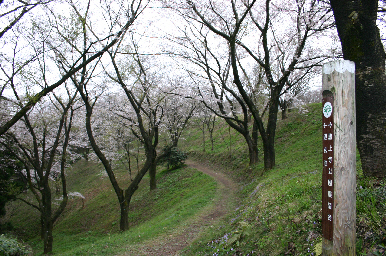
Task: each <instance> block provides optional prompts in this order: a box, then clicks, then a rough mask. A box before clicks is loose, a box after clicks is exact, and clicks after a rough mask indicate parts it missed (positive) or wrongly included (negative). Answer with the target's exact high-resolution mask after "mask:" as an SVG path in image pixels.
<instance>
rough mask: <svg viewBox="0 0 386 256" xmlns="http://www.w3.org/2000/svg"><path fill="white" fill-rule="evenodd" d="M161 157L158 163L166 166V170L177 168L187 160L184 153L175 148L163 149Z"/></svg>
mask: <svg viewBox="0 0 386 256" xmlns="http://www.w3.org/2000/svg"><path fill="white" fill-rule="evenodd" d="M162 155H163V157H162V158H161V159H160V163H161V164H162V163H163V164H166V166H167V168H168V169H170V168H177V167H180V166H181V165H183V164H184V163H185V162H184V161H185V160H186V158H188V156H187V155H186V153H185V152H183V151H181V150H180V149H178V148H177V147H170V146H166V147H164V148H163V152H162Z"/></svg>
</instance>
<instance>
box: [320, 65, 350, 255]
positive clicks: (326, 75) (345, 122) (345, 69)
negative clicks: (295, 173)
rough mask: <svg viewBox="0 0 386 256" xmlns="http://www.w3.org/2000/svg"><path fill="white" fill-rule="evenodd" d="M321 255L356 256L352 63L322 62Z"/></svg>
mask: <svg viewBox="0 0 386 256" xmlns="http://www.w3.org/2000/svg"><path fill="white" fill-rule="evenodd" d="M322 183H323V184H322V187H323V192H322V193H323V196H322V211H323V214H322V216H323V217H322V230H323V254H322V255H355V236H356V223H355V218H356V196H355V193H356V111H355V64H354V62H352V61H346V60H339V61H334V62H330V63H327V64H325V65H323V180H322Z"/></svg>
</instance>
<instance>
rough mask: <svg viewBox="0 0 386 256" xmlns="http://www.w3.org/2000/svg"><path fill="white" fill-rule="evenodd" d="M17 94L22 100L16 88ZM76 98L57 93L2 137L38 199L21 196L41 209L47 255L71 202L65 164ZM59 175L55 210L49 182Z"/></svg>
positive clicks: (19, 99) (43, 237)
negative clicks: (59, 197) (59, 198)
mask: <svg viewBox="0 0 386 256" xmlns="http://www.w3.org/2000/svg"><path fill="white" fill-rule="evenodd" d="M69 92H70V91H69ZM15 96H16V97H17V99H18V101H19V102H22V98H21V97H20V96H19V95H18V94H17V93H16V91H15ZM62 97H63V96H62ZM75 99H76V93H72V94H69V95H68V99H67V100H62V99H61V97H57V96H56V95H54V97H53V98H52V103H50V102H42V103H41V104H39V106H38V107H35V109H34V110H33V111H32V112H31V113H29V114H25V115H24V116H23V118H22V123H19V124H18V125H16V126H15V128H14V129H12V130H9V132H7V133H6V134H5V136H4V137H3V138H2V140H1V143H2V144H3V146H5V147H7V149H8V150H9V151H10V152H12V154H13V155H14V156H15V157H16V158H17V159H18V160H19V161H20V162H21V163H22V164H23V167H24V172H22V175H24V178H25V180H26V181H27V183H28V188H29V190H30V191H31V192H32V194H33V195H34V197H35V202H31V201H28V200H25V199H23V198H22V197H20V198H19V199H20V200H22V201H23V202H25V203H27V204H28V205H30V206H32V207H34V208H35V209H37V210H38V211H39V212H40V216H41V237H42V239H43V240H44V253H45V254H46V253H50V252H52V243H53V235H52V231H53V227H54V223H55V221H56V220H57V219H58V217H59V216H60V215H61V214H62V213H63V211H64V209H65V207H66V205H67V201H68V196H67V186H66V176H65V167H66V164H67V159H68V154H67V147H68V143H69V137H70V131H71V125H72V118H73V115H74V109H73V105H74V102H75ZM51 109H53V110H51ZM3 139H5V140H8V141H12V142H13V144H14V145H15V146H16V147H10V146H9V145H8V144H7V143H3V142H4V141H3ZM57 176H60V180H61V187H62V201H61V203H60V205H59V207H57V208H56V209H55V208H54V207H53V199H52V190H51V187H50V183H51V180H52V179H53V177H57Z"/></svg>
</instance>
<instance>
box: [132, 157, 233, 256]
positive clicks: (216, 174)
mask: <svg viewBox="0 0 386 256" xmlns="http://www.w3.org/2000/svg"><path fill="white" fill-rule="evenodd" d="M186 164H187V165H188V166H190V167H193V168H195V169H197V170H198V171H200V172H203V173H205V174H207V175H209V176H211V177H213V178H214V179H215V180H216V181H217V183H218V191H217V193H218V195H217V196H218V197H217V199H216V202H215V206H214V207H213V208H211V209H210V210H208V211H207V212H203V213H202V214H200V215H199V216H197V217H196V218H195V219H194V220H193V221H192V222H190V223H189V224H187V225H186V226H184V227H183V228H181V229H178V230H177V231H175V232H173V233H170V234H167V235H165V236H162V237H159V238H157V239H155V240H153V241H150V242H149V243H146V245H145V246H143V247H142V246H141V248H138V251H137V252H136V255H157V256H161V255H163V256H164V255H165V256H166V255H180V253H179V252H180V251H181V250H183V249H184V248H186V247H188V246H189V245H190V244H191V243H192V242H193V241H194V240H195V239H197V238H198V237H199V236H200V234H201V232H203V231H205V230H206V229H208V228H210V227H211V226H212V225H213V224H215V223H216V222H217V221H219V220H220V219H221V218H222V217H224V216H225V215H226V214H227V213H228V211H229V209H230V207H231V205H232V203H233V201H234V194H235V191H236V189H237V185H236V183H235V182H233V181H232V180H231V179H229V178H228V177H227V176H226V175H225V174H223V173H221V172H220V171H219V170H218V169H217V168H214V167H209V166H207V165H205V164H202V163H198V162H195V161H192V160H187V161H186Z"/></svg>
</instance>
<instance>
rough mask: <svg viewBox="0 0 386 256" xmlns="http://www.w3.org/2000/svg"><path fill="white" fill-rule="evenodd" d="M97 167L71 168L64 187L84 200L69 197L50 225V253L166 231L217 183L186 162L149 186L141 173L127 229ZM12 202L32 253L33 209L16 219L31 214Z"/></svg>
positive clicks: (105, 248) (124, 247)
mask: <svg viewBox="0 0 386 256" xmlns="http://www.w3.org/2000/svg"><path fill="white" fill-rule="evenodd" d="M102 170H103V169H102V168H101V166H100V165H99V164H94V163H91V162H90V163H86V162H85V161H81V162H79V163H77V164H75V165H74V167H73V168H72V170H71V172H72V173H71V175H69V183H70V184H73V186H72V185H70V186H69V187H70V191H72V188H77V190H78V191H80V192H81V193H82V194H83V195H84V196H85V197H86V199H85V200H84V205H83V203H82V200H81V199H80V198H75V199H72V200H70V202H69V205H68V207H67V208H66V211H65V213H64V214H63V216H62V217H61V218H60V219H59V220H58V222H57V224H56V225H55V228H54V246H53V248H54V254H55V255H116V254H121V253H123V254H125V253H128V252H129V250H132V247H133V246H134V248H135V246H136V244H142V243H144V242H146V241H147V240H149V239H153V238H155V237H157V236H159V235H161V234H165V233H168V232H171V231H173V230H174V229H175V228H176V227H178V226H180V225H183V224H184V223H185V222H186V221H187V220H189V219H190V218H192V217H194V216H195V215H196V214H198V213H199V212H200V210H202V209H203V208H205V207H207V206H208V205H210V204H211V203H212V200H213V198H214V197H215V191H216V188H217V185H216V183H215V181H214V180H213V179H212V178H211V177H209V176H207V175H204V174H202V173H201V172H197V171H195V170H192V169H190V168H187V167H185V168H182V169H177V170H173V171H162V172H160V173H159V174H158V176H157V180H158V184H157V186H158V187H157V189H156V190H155V191H149V186H148V183H149V179H148V177H145V178H144V180H143V181H142V183H141V185H140V187H139V189H138V191H136V193H135V195H134V197H133V199H132V202H131V205H130V212H129V222H130V229H129V231H126V232H120V231H119V207H118V202H117V199H116V196H115V194H114V192H113V191H112V189H111V185H110V184H109V181H108V178H107V177H104V176H103V175H101V171H102ZM86 173H87V175H85V174H86ZM81 180H84V181H85V182H84V183H82V182H81ZM79 183H81V184H83V187H82V186H79ZM198 184H199V185H198ZM17 207H18V213H17V214H16V213H15V215H14V216H13V217H12V219H11V221H12V223H16V225H14V226H15V231H16V232H17V233H19V234H22V235H23V237H24V238H25V239H27V242H28V243H29V244H30V245H31V246H32V248H33V249H34V251H35V252H36V253H40V252H42V241H41V240H40V239H39V238H38V237H37V236H38V232H36V231H37V230H39V223H38V219H39V218H38V214H37V213H35V214H34V215H33V218H31V217H29V218H28V217H25V218H23V220H22V221H17V220H19V218H21V217H22V216H31V215H30V214H29V211H31V209H30V208H28V207H26V206H24V205H19V204H17ZM27 227H30V228H28V232H26V231H25V230H26V228H27ZM23 230H24V231H23ZM129 254H130V253H129Z"/></svg>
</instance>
